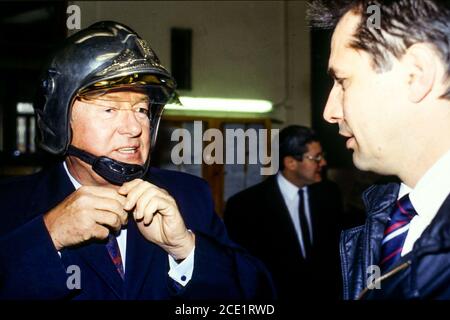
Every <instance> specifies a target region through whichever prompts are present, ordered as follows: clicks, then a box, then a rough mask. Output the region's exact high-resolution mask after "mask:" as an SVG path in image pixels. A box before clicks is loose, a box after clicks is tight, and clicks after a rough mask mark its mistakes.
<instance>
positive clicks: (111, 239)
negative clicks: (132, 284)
mask: <svg viewBox="0 0 450 320" xmlns="http://www.w3.org/2000/svg"><path fill="white" fill-rule="evenodd" d="M106 249H108V253H109V256H110V257H111V260H112V262H113V263H114V265H115V266H116V269H117V272H118V273H119V275H120V277H121V278H122V279H123V278H124V277H125V272H124V270H123V263H122V256H121V255H120V249H119V245H118V243H117V239H116V237H115V236H114V235H113V234H112V233H111V232H110V233H109V236H108V243H107V244H106Z"/></svg>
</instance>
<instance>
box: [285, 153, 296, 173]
mask: <svg viewBox="0 0 450 320" xmlns="http://www.w3.org/2000/svg"><path fill="white" fill-rule="evenodd" d="M283 164H284V167H285V168H286V169H288V170H295V166H296V165H297V160H295V159H294V158H293V157H291V156H286V157H284V159H283Z"/></svg>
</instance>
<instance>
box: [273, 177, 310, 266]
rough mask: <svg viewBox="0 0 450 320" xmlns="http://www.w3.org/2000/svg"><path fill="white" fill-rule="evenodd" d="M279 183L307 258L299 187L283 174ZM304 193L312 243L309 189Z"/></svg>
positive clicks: (305, 188)
mask: <svg viewBox="0 0 450 320" xmlns="http://www.w3.org/2000/svg"><path fill="white" fill-rule="evenodd" d="M277 183H278V186H279V188H280V191H281V194H282V195H283V199H284V202H285V203H286V207H287V208H288V211H289V215H290V216H291V220H292V223H293V224H294V228H295V231H296V233H297V237H298V241H299V242H300V247H301V249H302V255H303V257H304V258H305V257H306V254H305V245H304V243H303V237H302V231H301V228H300V217H299V216H298V206H299V201H300V196H299V195H298V191H299V189H300V188H299V187H297V186H296V185H295V184H293V183H292V182H290V181H289V180H287V179H286V178H285V177H284V176H283V174H282V173H281V172H278V174H277ZM302 192H303V199H304V200H305V201H304V202H303V205H304V208H305V214H306V219H307V221H308V230H309V234H310V237H311V238H310V241H311V243H312V240H313V238H314V236H313V230H312V226H311V212H310V208H309V197H308V187H307V186H305V187H303V188H302Z"/></svg>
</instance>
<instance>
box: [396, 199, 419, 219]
mask: <svg viewBox="0 0 450 320" xmlns="http://www.w3.org/2000/svg"><path fill="white" fill-rule="evenodd" d="M416 214H417V212H416V210H415V209H414V207H413V205H412V203H411V200H410V199H409V194H407V195H404V196H403V197H401V198H400V199H399V200H397V204H396V208H395V210H394V211H393V212H392V215H391V219H395V220H411V219H412V218H414V216H415V215H416Z"/></svg>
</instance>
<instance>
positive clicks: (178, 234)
mask: <svg viewBox="0 0 450 320" xmlns="http://www.w3.org/2000/svg"><path fill="white" fill-rule="evenodd" d="M118 192H119V193H120V194H122V195H124V196H125V195H126V196H127V202H126V204H125V206H124V209H125V210H132V209H134V210H133V216H134V219H135V220H136V223H137V225H138V228H139V230H140V232H141V233H142V235H143V236H144V237H145V238H146V239H147V240H149V241H151V242H153V243H155V244H157V245H158V246H160V247H161V248H163V249H164V250H165V251H166V252H167V253H168V254H170V255H171V256H172V257H173V258H174V259H175V260H181V259H185V258H186V257H187V256H188V255H189V253H190V252H191V251H192V249H193V248H194V245H195V235H194V234H193V233H192V232H189V231H188V230H187V229H186V226H185V224H184V221H183V218H182V217H181V214H180V211H179V210H178V207H177V204H176V202H175V200H174V199H173V198H172V197H171V196H170V194H169V193H168V192H167V191H166V190H164V189H161V188H158V187H157V186H155V185H153V184H151V183H149V182H147V181H143V180H141V179H135V180H133V181H130V182H127V183H124V184H123V186H122V187H121V188H120V189H119V190H118Z"/></svg>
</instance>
